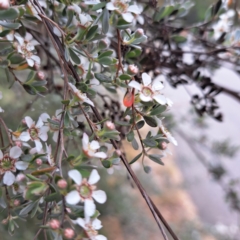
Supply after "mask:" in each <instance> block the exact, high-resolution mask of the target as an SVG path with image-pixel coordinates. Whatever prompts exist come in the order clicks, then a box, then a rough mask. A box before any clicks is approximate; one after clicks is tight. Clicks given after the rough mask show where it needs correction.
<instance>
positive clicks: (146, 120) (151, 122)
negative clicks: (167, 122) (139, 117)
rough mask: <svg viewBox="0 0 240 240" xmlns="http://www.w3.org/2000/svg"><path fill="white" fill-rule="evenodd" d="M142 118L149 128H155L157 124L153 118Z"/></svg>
mask: <svg viewBox="0 0 240 240" xmlns="http://www.w3.org/2000/svg"><path fill="white" fill-rule="evenodd" d="M143 118H144V120H145V122H146V123H147V125H149V126H150V127H157V122H156V120H155V119H154V118H153V117H149V116H144V117H143Z"/></svg>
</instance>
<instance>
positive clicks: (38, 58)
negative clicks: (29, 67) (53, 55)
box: [31, 55, 41, 64]
mask: <svg viewBox="0 0 240 240" xmlns="http://www.w3.org/2000/svg"><path fill="white" fill-rule="evenodd" d="M31 59H32V60H33V61H34V62H36V63H38V64H40V62H41V59H40V57H39V56H37V55H32V56H31Z"/></svg>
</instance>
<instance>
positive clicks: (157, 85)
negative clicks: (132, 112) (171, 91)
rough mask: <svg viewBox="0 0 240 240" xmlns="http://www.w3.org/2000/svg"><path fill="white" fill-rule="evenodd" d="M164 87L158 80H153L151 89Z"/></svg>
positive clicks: (157, 89)
mask: <svg viewBox="0 0 240 240" xmlns="http://www.w3.org/2000/svg"><path fill="white" fill-rule="evenodd" d="M163 88H164V85H163V84H162V83H161V82H160V81H158V80H154V81H153V84H152V89H153V91H159V90H162V89H163Z"/></svg>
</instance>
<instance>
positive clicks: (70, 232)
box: [64, 228, 75, 239]
mask: <svg viewBox="0 0 240 240" xmlns="http://www.w3.org/2000/svg"><path fill="white" fill-rule="evenodd" d="M74 235H75V233H74V231H73V230H72V229H71V228H66V229H64V237H65V238H66V239H71V238H73V237H74Z"/></svg>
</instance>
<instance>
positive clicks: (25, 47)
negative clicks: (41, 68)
mask: <svg viewBox="0 0 240 240" xmlns="http://www.w3.org/2000/svg"><path fill="white" fill-rule="evenodd" d="M14 36H15V38H16V39H17V40H18V43H19V44H18V45H17V50H18V52H19V53H20V54H21V55H22V56H23V58H25V59H26V61H27V63H28V65H29V66H30V67H33V66H34V63H35V62H36V63H37V64H40V61H41V60H40V58H39V56H37V55H34V54H33V53H32V51H33V50H35V46H36V45H39V43H38V42H37V41H36V40H34V39H33V37H32V35H31V34H30V33H26V36H25V38H22V37H21V36H20V35H19V34H18V33H16V34H15V35H14Z"/></svg>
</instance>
